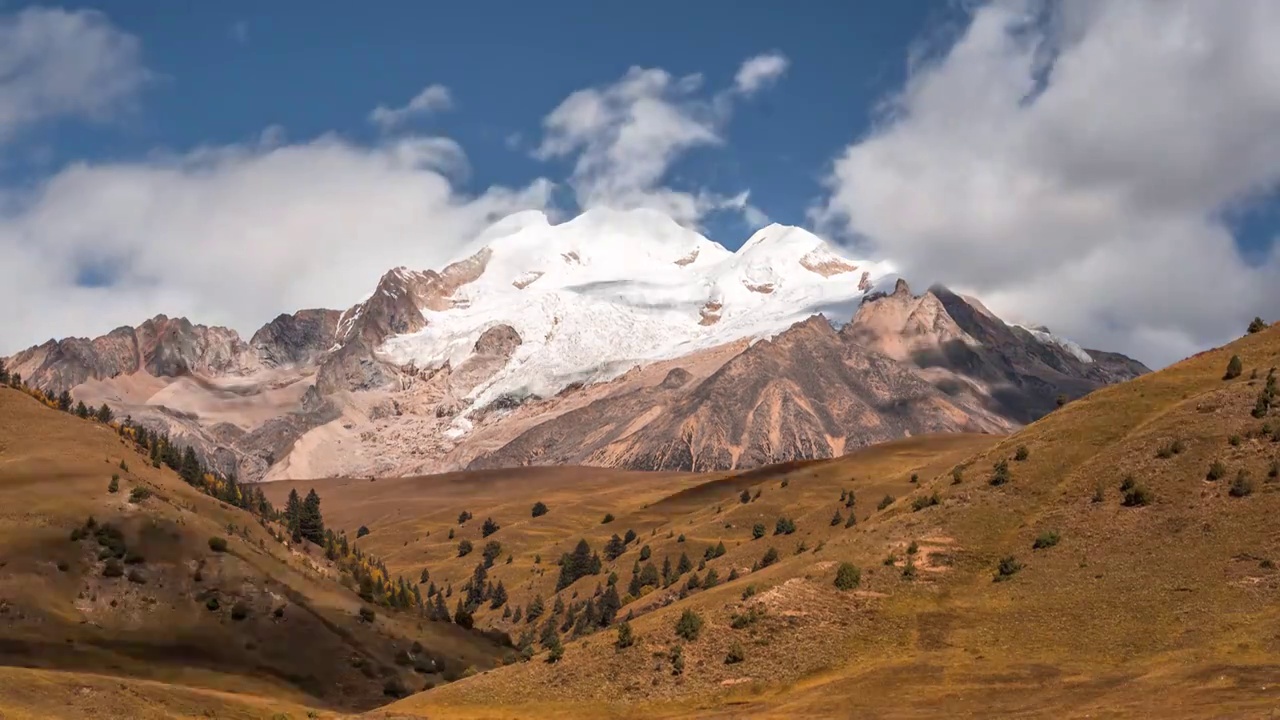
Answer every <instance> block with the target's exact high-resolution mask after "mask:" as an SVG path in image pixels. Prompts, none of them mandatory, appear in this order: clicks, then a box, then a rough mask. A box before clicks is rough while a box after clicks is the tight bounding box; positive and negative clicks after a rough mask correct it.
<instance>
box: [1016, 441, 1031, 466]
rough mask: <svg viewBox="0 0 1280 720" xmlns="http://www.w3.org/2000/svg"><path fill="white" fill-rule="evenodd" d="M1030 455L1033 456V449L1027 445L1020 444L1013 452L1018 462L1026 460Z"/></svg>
mask: <svg viewBox="0 0 1280 720" xmlns="http://www.w3.org/2000/svg"><path fill="white" fill-rule="evenodd" d="M1029 457H1031V451H1030V450H1028V449H1027V446H1026V445H1019V446H1018V449H1017V450H1015V451H1014V453H1013V459H1014V460H1016V461H1018V462H1025V461H1026V459H1027V458H1029Z"/></svg>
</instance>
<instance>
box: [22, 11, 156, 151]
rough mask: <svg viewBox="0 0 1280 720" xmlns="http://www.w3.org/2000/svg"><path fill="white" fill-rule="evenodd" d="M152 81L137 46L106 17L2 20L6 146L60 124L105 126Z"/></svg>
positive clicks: (27, 15) (44, 14)
mask: <svg viewBox="0 0 1280 720" xmlns="http://www.w3.org/2000/svg"><path fill="white" fill-rule="evenodd" d="M148 77H149V76H148V73H147V71H146V70H145V68H143V66H142V64H141V60H140V52H139V46H138V42H137V40H136V39H135V38H134V37H132V36H130V35H128V34H126V33H123V32H121V31H120V30H118V29H116V28H115V27H113V26H112V25H111V24H110V23H109V22H107V20H106V18H105V17H104V16H103V15H102V14H100V13H97V12H94V11H91V10H80V11H75V12H68V11H65V10H56V9H45V8H30V9H26V10H23V11H21V12H19V13H17V14H15V15H8V16H4V15H0V143H4V142H6V141H8V140H11V139H13V137H14V136H15V135H16V134H17V133H18V132H19V131H20V130H22V129H23V128H24V127H28V126H30V125H33V124H35V123H38V122H40V121H43V120H48V119H52V118H57V117H60V116H73V117H81V118H89V119H95V120H101V119H105V118H107V117H109V116H110V115H111V113H112V112H113V111H116V110H119V109H120V108H121V107H122V106H123V105H125V104H126V103H127V102H128V101H129V100H130V99H132V98H133V96H134V95H135V93H136V92H137V91H138V90H139V88H141V87H142V85H143V84H144V83H145V82H146V81H147V79H148Z"/></svg>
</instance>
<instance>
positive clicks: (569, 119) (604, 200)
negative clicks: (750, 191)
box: [534, 55, 786, 225]
mask: <svg viewBox="0 0 1280 720" xmlns="http://www.w3.org/2000/svg"><path fill="white" fill-rule="evenodd" d="M765 57H768V58H773V59H772V60H762V58H765ZM778 62H781V66H778ZM785 65H786V60H785V58H782V57H781V56H780V55H770V56H761V57H757V58H751V59H750V60H747V61H746V62H745V63H744V64H743V65H742V68H741V69H740V70H739V72H738V81H737V82H736V83H735V85H734V87H732V88H730V89H728V90H724V91H721V92H718V93H713V94H708V93H705V92H703V78H702V76H701V75H697V74H693V75H686V76H684V77H676V76H673V75H671V74H670V73H668V72H667V71H665V70H661V69H655V68H648V69H646V68H639V67H633V68H631V69H630V70H628V71H627V73H626V74H625V75H623V76H622V78H621V79H619V80H618V81H617V82H615V83H613V84H611V85H606V86H602V87H594V88H587V89H584V90H579V91H577V92H574V93H573V94H571V95H569V96H568V97H567V98H565V99H564V101H563V102H561V103H560V104H559V105H558V106H557V107H556V108H555V109H554V110H552V111H551V113H550V114H548V115H547V116H546V118H544V119H543V130H544V136H543V139H542V142H541V144H540V145H539V146H538V148H537V149H536V150H535V151H534V156H535V157H537V158H539V159H542V160H549V159H552V158H564V157H575V158H576V159H575V161H574V166H573V172H572V175H571V177H570V179H569V185H570V186H571V187H572V188H573V190H574V193H575V195H576V197H577V202H578V205H579V206H580V207H582V208H583V209H586V208H591V207H597V206H608V207H613V208H618V209H630V208H637V207H646V208H652V209H656V210H661V211H663V212H665V213H667V214H668V215H670V216H671V217H672V218H674V219H675V220H676V221H677V222H681V223H684V224H687V225H696V224H697V222H698V221H699V219H701V218H702V217H703V216H704V215H706V214H707V213H709V212H712V211H715V210H736V211H739V212H742V213H743V215H744V217H745V218H747V219H748V220H749V221H750V220H752V219H757V220H758V219H759V218H760V217H762V216H763V214H762V213H761V212H760V211H759V210H758V209H757V208H755V207H754V206H751V205H750V204H749V203H747V202H746V198H747V196H746V194H739V195H734V196H724V195H721V194H719V193H716V192H713V191H710V190H707V189H699V190H696V191H682V190H674V189H672V188H669V187H666V186H664V185H663V182H664V180H665V179H666V176H667V173H668V171H669V170H670V169H671V167H672V165H673V164H674V163H675V162H676V161H677V160H678V159H679V158H680V157H682V156H683V155H685V154H686V153H687V152H689V151H690V150H693V149H694V148H698V147H714V146H720V145H723V143H724V137H723V134H722V130H723V128H724V126H725V124H726V123H727V122H728V121H729V119H730V116H731V115H732V110H733V102H734V95H735V91H736V92H737V93H738V94H742V95H748V94H751V93H754V92H755V91H756V90H759V89H761V88H763V87H764V86H765V85H767V84H768V83H769V82H771V81H772V80H775V79H776V78H777V77H778V76H779V75H780V74H781V72H782V70H783V69H785ZM744 78H746V80H745V81H744ZM744 82H746V83H748V84H749V85H750V91H747V90H746V88H745V86H744V85H743V83H744Z"/></svg>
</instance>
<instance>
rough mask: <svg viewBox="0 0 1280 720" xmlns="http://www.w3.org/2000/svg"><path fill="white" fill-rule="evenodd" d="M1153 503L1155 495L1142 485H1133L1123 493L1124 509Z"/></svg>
mask: <svg viewBox="0 0 1280 720" xmlns="http://www.w3.org/2000/svg"><path fill="white" fill-rule="evenodd" d="M1154 501H1155V495H1154V494H1153V493H1152V492H1151V491H1150V490H1148V489H1147V488H1145V487H1143V486H1142V485H1134V486H1133V487H1131V488H1129V489H1128V490H1126V491H1125V492H1124V500H1123V504H1124V506H1125V507H1142V506H1144V505H1150V504H1151V503H1152V502H1154Z"/></svg>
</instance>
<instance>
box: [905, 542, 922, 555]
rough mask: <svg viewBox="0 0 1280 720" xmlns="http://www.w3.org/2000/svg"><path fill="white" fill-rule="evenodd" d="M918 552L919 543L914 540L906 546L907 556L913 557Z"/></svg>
mask: <svg viewBox="0 0 1280 720" xmlns="http://www.w3.org/2000/svg"><path fill="white" fill-rule="evenodd" d="M918 552H920V543H918V542H916V541H915V540H912V541H911V544H910V545H908V546H907V554H908V555H915V554H916V553H918Z"/></svg>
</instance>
